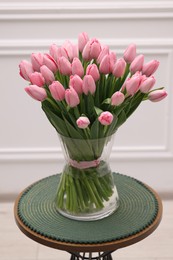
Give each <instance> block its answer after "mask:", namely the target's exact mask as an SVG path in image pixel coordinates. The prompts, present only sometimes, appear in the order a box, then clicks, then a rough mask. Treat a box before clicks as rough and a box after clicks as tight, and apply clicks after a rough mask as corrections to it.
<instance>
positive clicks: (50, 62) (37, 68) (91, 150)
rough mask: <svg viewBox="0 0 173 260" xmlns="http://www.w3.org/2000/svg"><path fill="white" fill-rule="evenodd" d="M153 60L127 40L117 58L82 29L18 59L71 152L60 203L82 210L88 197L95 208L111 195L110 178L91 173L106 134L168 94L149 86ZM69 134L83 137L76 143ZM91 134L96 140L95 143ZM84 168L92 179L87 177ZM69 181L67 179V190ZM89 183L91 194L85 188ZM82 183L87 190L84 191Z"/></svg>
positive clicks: (154, 65)
mask: <svg viewBox="0 0 173 260" xmlns="http://www.w3.org/2000/svg"><path fill="white" fill-rule="evenodd" d="M158 66H159V62H158V61H157V60H151V61H149V62H148V63H144V55H142V54H139V55H137V54H136V45H135V44H130V45H129V46H128V47H127V49H126V50H125V52H124V54H123V57H122V58H119V59H117V57H116V53H115V52H113V51H110V50H109V47H108V46H106V45H102V44H101V43H100V42H99V41H98V40H97V39H95V38H93V39H89V37H88V35H87V33H81V34H80V35H79V36H78V44H73V43H72V42H70V41H65V43H64V44H63V45H62V46H59V47H58V46H57V45H56V44H52V45H51V46H50V50H49V53H45V54H43V53H33V54H32V55H31V62H28V61H26V60H23V61H21V63H20V65H19V67H20V75H21V76H22V77H23V78H24V79H25V80H27V81H29V82H30V84H29V85H28V86H27V87H26V88H25V91H26V92H27V93H28V94H29V95H30V96H31V97H32V98H34V99H36V100H38V101H40V102H41V105H42V109H43V111H44V112H45V114H46V116H47V118H48V119H49V121H50V123H51V124H52V125H53V126H54V128H55V129H56V131H57V132H58V133H59V135H60V136H61V137H62V138H61V140H62V142H63V145H64V146H65V148H66V149H67V150H68V154H69V157H70V163H69V165H68V169H67V168H66V171H69V172H71V175H69V176H70V177H67V176H66V177H64V178H65V179H63V180H62V182H63V186H62V188H61V189H60V190H59V193H58V196H57V203H58V206H59V207H60V208H63V207H66V208H67V209H68V211H71V212H78V211H79V210H80V209H82V210H83V211H84V210H86V209H87V208H88V204H89V201H92V204H94V205H95V208H101V207H102V206H103V201H104V200H107V199H108V198H109V196H111V193H112V187H109V185H108V183H109V178H108V179H106V178H105V180H104V181H105V182H101V181H100V182H98V179H97V176H96V174H95V172H96V168H97V167H100V168H101V164H103V161H101V160H99V158H100V157H101V154H102V151H103V148H104V146H105V144H106V143H107V142H108V139H109V137H110V136H111V135H113V134H114V133H115V132H116V130H117V129H118V128H119V127H120V126H121V125H122V124H123V123H124V122H125V121H126V120H127V119H128V117H129V116H131V115H132V113H133V112H134V111H135V110H136V109H137V107H138V106H139V105H140V103H141V102H142V101H145V100H150V101H152V102H157V101H160V100H162V99H163V98H165V97H166V96H167V93H166V91H165V90H164V89H163V88H159V89H153V86H154V84H155V82H156V79H155V77H154V76H153V73H154V72H155V71H156V70H157V68H158ZM107 138H108V139H107ZM73 140H82V143H81V145H80V146H79V147H76V144H75V142H74V141H73ZM90 140H95V142H94V145H92V142H90ZM97 140H98V141H97ZM99 140H102V141H101V142H100V141H99ZM86 165H87V166H86ZM104 167H106V166H105V165H104ZM104 167H102V169H103V171H105V168H104ZM85 168H88V171H87V174H86V175H85V176H84V173H83V174H82V173H81V172H82V171H83V172H84V170H85ZM74 169H75V171H74ZM77 172H78V173H77ZM73 174H74V175H78V176H79V175H81V176H83V179H82V180H81V181H80V185H79V183H77V182H75V181H74V180H71V176H72V175H73ZM89 174H90V175H92V178H93V179H92V183H91V182H90V181H89V179H86V176H88V175H89ZM94 178H95V179H94ZM69 183H72V188H71V189H72V190H70V191H69V190H68V189H69ZM93 185H94V186H95V187H94V190H95V192H94V194H92V192H90V188H91V186H93ZM86 186H87V187H88V190H89V191H88V194H87V195H84V194H83V192H84V191H85V193H86V189H85V187H86ZM74 187H76V189H75V188H74ZM64 194H66V197H67V198H66V205H65V206H64V204H63V197H64ZM84 197H85V199H84ZM72 198H73V201H71V200H72ZM80 198H83V199H80ZM74 201H75V203H74Z"/></svg>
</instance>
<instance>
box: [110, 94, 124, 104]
mask: <svg viewBox="0 0 173 260" xmlns="http://www.w3.org/2000/svg"><path fill="white" fill-rule="evenodd" d="M124 99H125V96H124V94H123V93H122V92H120V91H117V92H115V93H114V94H113V95H112V97H111V105H112V106H119V105H121V104H122V103H123V102H124Z"/></svg>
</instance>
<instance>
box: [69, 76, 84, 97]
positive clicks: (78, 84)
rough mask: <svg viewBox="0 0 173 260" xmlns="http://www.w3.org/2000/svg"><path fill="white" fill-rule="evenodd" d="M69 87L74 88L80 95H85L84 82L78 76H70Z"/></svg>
mask: <svg viewBox="0 0 173 260" xmlns="http://www.w3.org/2000/svg"><path fill="white" fill-rule="evenodd" d="M69 86H70V87H72V88H74V89H75V91H76V92H77V93H78V94H82V93H83V88H82V86H83V80H82V79H81V78H80V77H79V76H78V75H74V76H70V81H69Z"/></svg>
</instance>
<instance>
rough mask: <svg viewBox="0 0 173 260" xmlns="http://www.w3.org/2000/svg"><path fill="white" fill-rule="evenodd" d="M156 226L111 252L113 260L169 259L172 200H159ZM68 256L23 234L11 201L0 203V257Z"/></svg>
mask: <svg viewBox="0 0 173 260" xmlns="http://www.w3.org/2000/svg"><path fill="white" fill-rule="evenodd" d="M163 207H164V214H163V219H162V222H161V224H160V226H159V227H158V229H157V230H156V231H155V232H154V233H153V234H152V235H150V236H149V237H148V238H146V239H144V240H143V241H140V242H139V243H137V244H135V245H132V246H129V247H126V248H124V249H120V250H118V251H117V252H115V253H113V254H112V256H113V259H116V260H118V259H119V260H125V259H126V260H137V259H138V260H139V259H140V260H173V200H167V201H163ZM55 259H56V260H69V254H68V253H66V252H63V251H59V250H55V249H50V248H48V247H45V246H42V245H40V244H37V243H36V242H34V241H32V240H30V239H29V238H27V237H26V236H25V235H24V234H23V233H21V231H20V230H19V229H18V227H17V226H16V224H15V222H14V218H13V203H0V260H55Z"/></svg>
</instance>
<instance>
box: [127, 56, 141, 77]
mask: <svg viewBox="0 0 173 260" xmlns="http://www.w3.org/2000/svg"><path fill="white" fill-rule="evenodd" d="M143 63H144V55H143V54H140V55H138V56H136V58H135V59H134V60H133V61H132V63H131V64H130V71H131V72H132V73H135V72H137V71H141V70H142V67H143Z"/></svg>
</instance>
